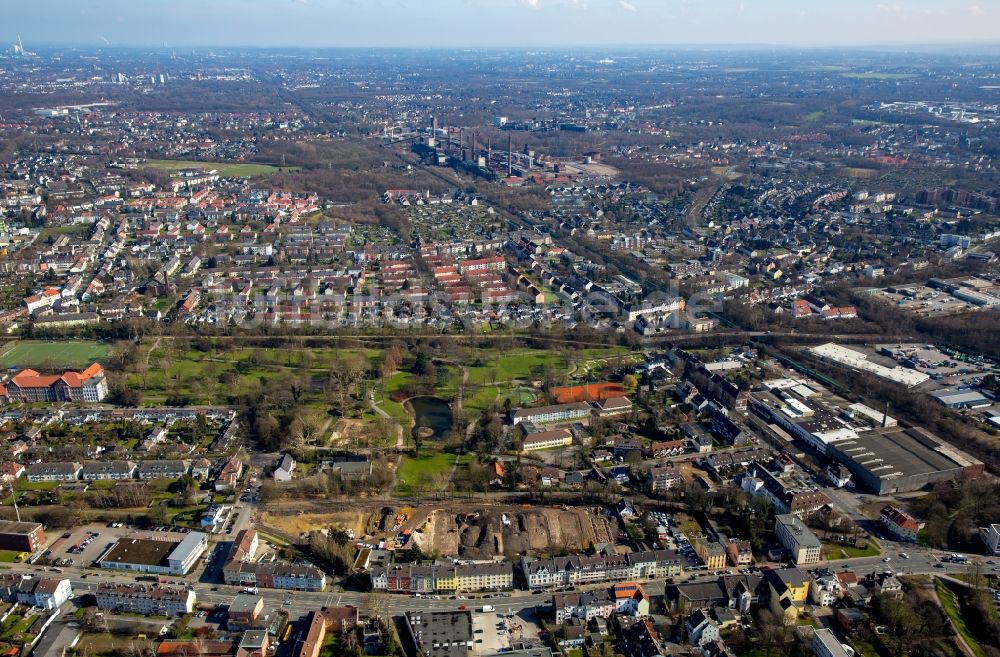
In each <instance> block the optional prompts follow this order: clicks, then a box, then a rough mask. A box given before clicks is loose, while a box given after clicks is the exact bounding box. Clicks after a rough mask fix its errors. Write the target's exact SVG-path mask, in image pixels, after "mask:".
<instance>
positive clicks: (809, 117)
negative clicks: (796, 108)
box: [802, 110, 823, 123]
mask: <svg viewBox="0 0 1000 657" xmlns="http://www.w3.org/2000/svg"><path fill="white" fill-rule="evenodd" d="M822 118H823V112H822V111H820V110H817V111H815V112H809V113H808V114H806V115H805V116H804V117H802V120H803V121H805V122H806V123H816V122H817V121H819V120H820V119H822Z"/></svg>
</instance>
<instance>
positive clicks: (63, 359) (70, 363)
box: [0, 340, 109, 370]
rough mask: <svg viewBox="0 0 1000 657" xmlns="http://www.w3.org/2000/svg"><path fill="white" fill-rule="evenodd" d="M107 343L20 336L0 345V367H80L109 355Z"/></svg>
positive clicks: (101, 360)
mask: <svg viewBox="0 0 1000 657" xmlns="http://www.w3.org/2000/svg"><path fill="white" fill-rule="evenodd" d="M108 351H109V347H108V345H104V344H99V343H97V342H47V341H45V340H19V341H17V342H13V343H9V344H7V345H4V346H3V347H2V348H0V368H3V369H9V368H12V367H13V368H17V369H24V368H26V367H28V368H31V369H33V370H61V369H81V368H84V367H86V366H87V365H90V364H91V363H94V362H98V363H103V361H104V360H105V359H106V358H107V356H108Z"/></svg>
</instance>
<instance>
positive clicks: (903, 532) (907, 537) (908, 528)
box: [879, 504, 924, 543]
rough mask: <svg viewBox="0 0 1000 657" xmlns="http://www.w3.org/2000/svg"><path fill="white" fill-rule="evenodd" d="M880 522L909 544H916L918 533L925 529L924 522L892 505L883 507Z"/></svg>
mask: <svg viewBox="0 0 1000 657" xmlns="http://www.w3.org/2000/svg"><path fill="white" fill-rule="evenodd" d="M879 522H880V523H881V524H882V526H883V527H885V528H886V530H888V531H889V533H891V534H892V535H893V536H895V537H896V538H897V539H898V540H900V541H905V542H908V543H916V542H917V533H918V532H919V531H920V530H921V529H923V527H924V524H923V523H922V522H918V521H917V519H916V518H914V517H913V516H911V515H910V514H908V513H906V512H905V511H903V510H902V509H899V508H896V507H894V506H892V505H891V504H889V505H887V506H885V507H883V509H882V512H881V513H880V514H879Z"/></svg>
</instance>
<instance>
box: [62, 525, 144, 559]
mask: <svg viewBox="0 0 1000 657" xmlns="http://www.w3.org/2000/svg"><path fill="white" fill-rule="evenodd" d="M115 524H118V525H121V526H119V527H109V526H108V525H107V524H99V523H92V524H89V525H84V526H83V527H76V528H74V529H72V530H70V531H67V532H64V533H63V534H61V535H59V537H58V539H57V540H56V541H54V542H53V543H52V545H51V546H50V548H49V549H50V550H51V554H50V555H49V556H48V558H49V560H50V562H51V564H52V565H53V566H82V567H90V566H92V565H93V562H94V561H95V560H96V559H97V558H98V557H100V556H101V555H102V554H104V552H105V550H107V549H108V548H109V547H111V544H113V543H115V542H116V541H117V540H118V539H119V538H121V537H122V536H126V535H128V534H131V533H132V531H131V530H130V529H128V528H127V527H126V526H125V525H124V524H121V523H115Z"/></svg>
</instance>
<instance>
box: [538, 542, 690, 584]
mask: <svg viewBox="0 0 1000 657" xmlns="http://www.w3.org/2000/svg"><path fill="white" fill-rule="evenodd" d="M520 568H521V571H522V572H523V573H524V578H525V581H526V582H527V583H528V588H532V589H533V588H554V587H557V586H567V585H570V584H573V585H576V584H586V583H595V582H614V581H626V580H642V579H648V578H653V577H664V578H665V577H676V576H678V575H680V573H681V569H682V566H681V558H680V556H679V555H678V554H677V552H675V551H673V550H648V551H645V552H629V553H627V554H624V555H621V554H603V553H602V554H596V555H594V556H581V555H574V556H568V557H553V558H550V559H529V558H526V557H522V559H521V561H520Z"/></svg>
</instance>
